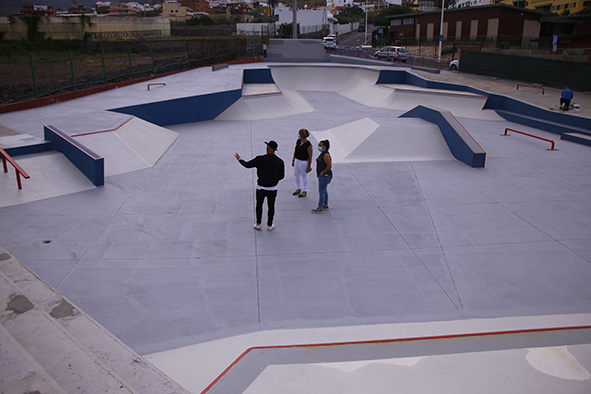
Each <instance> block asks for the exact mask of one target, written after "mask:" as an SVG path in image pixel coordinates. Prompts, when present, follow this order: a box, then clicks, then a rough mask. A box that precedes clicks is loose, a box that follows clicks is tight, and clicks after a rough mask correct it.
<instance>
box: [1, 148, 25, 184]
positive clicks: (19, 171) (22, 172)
mask: <svg viewBox="0 0 591 394" xmlns="http://www.w3.org/2000/svg"><path fill="white" fill-rule="evenodd" d="M0 156H2V166H3V167H4V172H8V166H7V165H6V162H7V161H8V162H9V163H10V164H11V165H12V166H13V167H14V172H16V184H17V185H18V188H19V190H20V189H22V188H23V185H22V184H21V175H22V176H23V177H24V178H25V179H29V178H30V176H29V174H27V172H26V171H25V170H23V169H22V168H21V166H19V165H18V164H17V163H16V161H14V160H13V159H12V157H10V155H9V154H8V153H6V151H5V150H4V149H2V148H0Z"/></svg>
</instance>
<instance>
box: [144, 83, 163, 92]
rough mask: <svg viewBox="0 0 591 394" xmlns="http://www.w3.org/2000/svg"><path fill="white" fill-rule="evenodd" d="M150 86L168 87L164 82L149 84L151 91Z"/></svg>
mask: <svg viewBox="0 0 591 394" xmlns="http://www.w3.org/2000/svg"><path fill="white" fill-rule="evenodd" d="M150 86H166V84H165V83H164V82H154V83H149V84H148V90H150Z"/></svg>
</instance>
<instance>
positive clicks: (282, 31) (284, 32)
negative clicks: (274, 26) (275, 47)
mask: <svg viewBox="0 0 591 394" xmlns="http://www.w3.org/2000/svg"><path fill="white" fill-rule="evenodd" d="M292 26H293V23H282V24H281V25H279V29H278V32H277V33H278V34H279V37H281V38H291V37H292V35H293V27H292ZM297 33H298V36H299V35H300V24H299V23H298V31H297Z"/></svg>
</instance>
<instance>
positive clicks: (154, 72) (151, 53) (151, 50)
mask: <svg viewBox="0 0 591 394" xmlns="http://www.w3.org/2000/svg"><path fill="white" fill-rule="evenodd" d="M150 57H151V58H152V75H156V70H155V69H154V44H150Z"/></svg>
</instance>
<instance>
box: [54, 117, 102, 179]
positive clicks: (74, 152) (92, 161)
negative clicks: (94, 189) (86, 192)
mask: <svg viewBox="0 0 591 394" xmlns="http://www.w3.org/2000/svg"><path fill="white" fill-rule="evenodd" d="M43 131H44V134H45V139H46V140H47V141H51V142H52V143H53V146H54V148H55V150H56V151H58V152H61V153H63V154H64V156H66V157H67V158H68V160H70V161H71V162H72V164H74V165H75V166H76V167H77V168H78V169H79V170H80V172H82V173H83V174H84V175H85V176H86V177H87V178H88V179H89V180H90V181H91V182H92V183H93V184H94V185H95V186H102V185H104V184H105V160H104V159H103V158H102V157H101V156H100V155H98V154H96V153H95V152H93V151H92V150H90V149H88V148H87V147H86V146H84V145H82V144H81V143H79V142H78V141H76V140H75V139H73V138H72V137H70V136H69V135H67V134H66V133H64V132H63V131H61V130H60V129H58V128H57V127H55V126H52V125H46V126H43Z"/></svg>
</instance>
